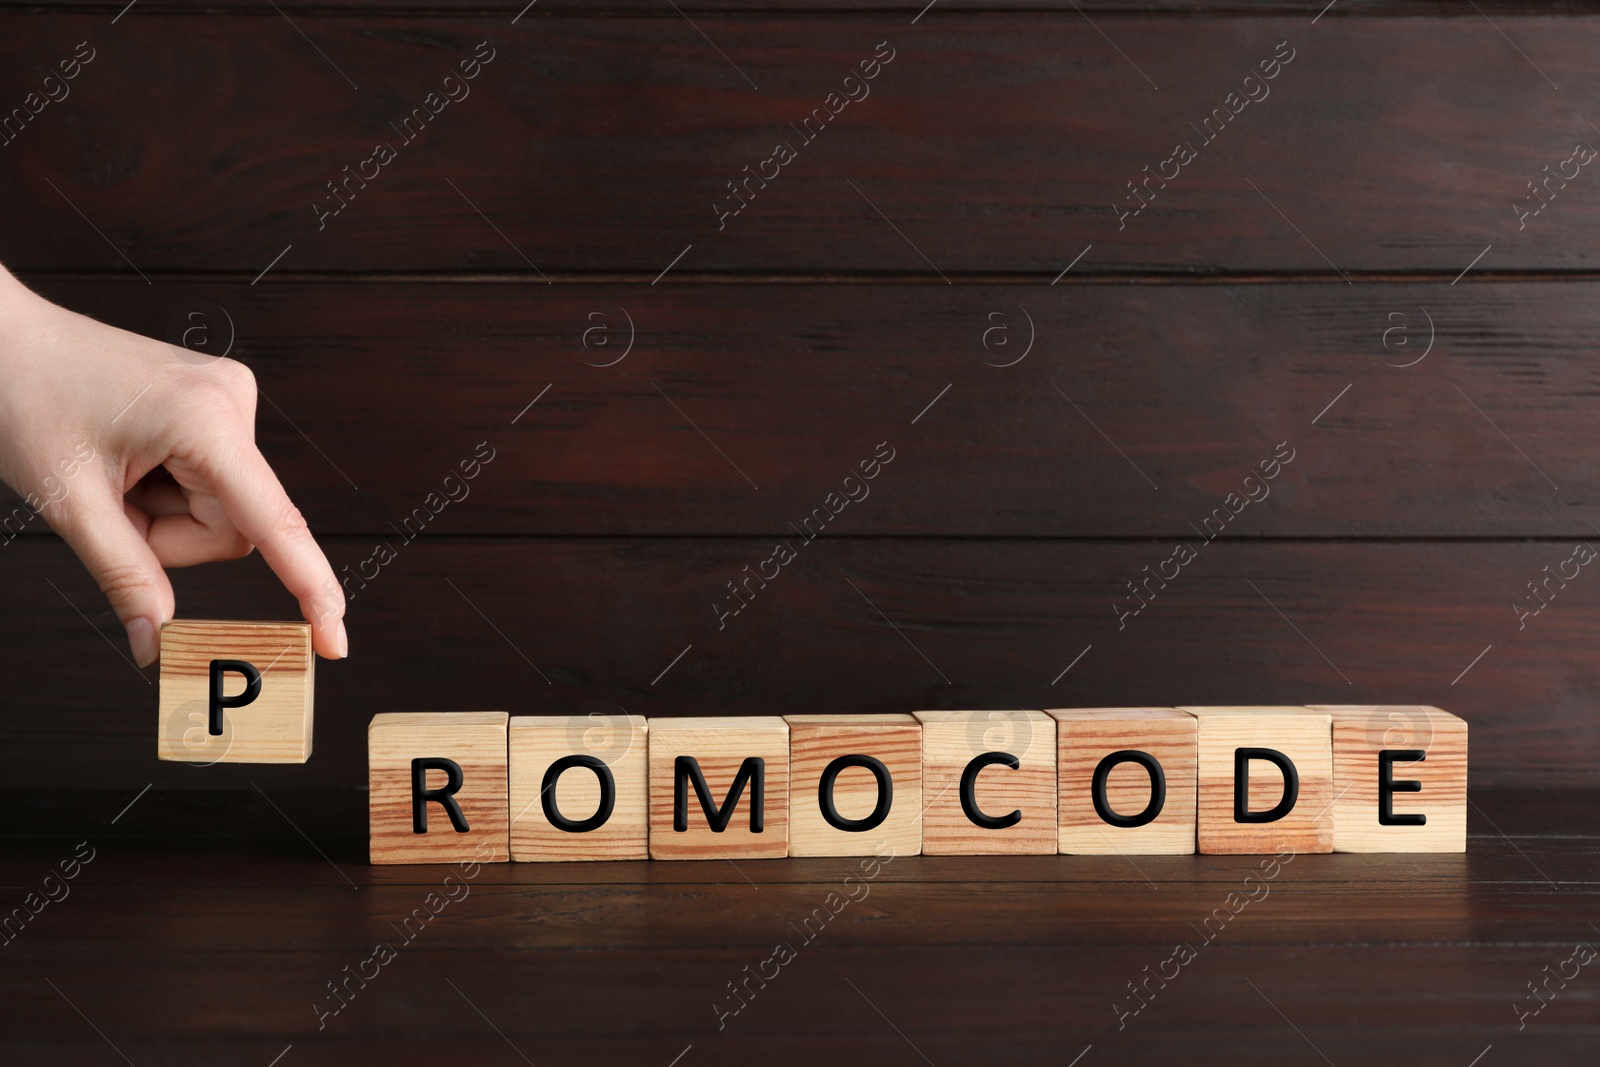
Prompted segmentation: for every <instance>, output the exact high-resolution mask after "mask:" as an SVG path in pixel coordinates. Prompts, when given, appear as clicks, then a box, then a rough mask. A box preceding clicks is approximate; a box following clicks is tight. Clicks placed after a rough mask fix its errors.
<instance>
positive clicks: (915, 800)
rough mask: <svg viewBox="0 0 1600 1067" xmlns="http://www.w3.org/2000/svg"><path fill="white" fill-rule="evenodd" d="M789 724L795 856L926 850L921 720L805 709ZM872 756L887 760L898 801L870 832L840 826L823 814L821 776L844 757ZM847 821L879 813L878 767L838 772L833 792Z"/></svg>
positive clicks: (900, 853) (788, 717)
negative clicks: (812, 712) (816, 711)
mask: <svg viewBox="0 0 1600 1067" xmlns="http://www.w3.org/2000/svg"><path fill="white" fill-rule="evenodd" d="M783 718H784V721H785V722H787V723H788V724H789V855H791V856H871V855H880V854H882V851H883V849H885V848H888V849H892V850H893V851H892V852H891V853H890V854H891V855H894V856H897V857H898V856H915V855H917V854H918V853H920V852H921V851H922V796H923V794H922V725H921V724H920V723H918V722H917V720H916V719H914V718H912V717H911V716H910V715H905V714H895V713H890V714H886V715H859V714H857V715H851V714H798V715H785V716H784V717H783ZM851 755H865V756H870V757H872V758H874V759H876V760H879V761H880V762H882V764H883V766H884V768H885V769H886V770H887V771H888V773H889V776H890V783H891V785H890V788H891V790H892V793H891V804H890V807H889V810H888V813H887V815H886V816H885V818H884V820H883V821H882V822H881V823H879V824H878V825H877V826H875V827H873V828H872V829H870V830H864V831H859V832H858V831H850V830H840V829H838V828H837V827H835V826H833V825H831V824H829V823H828V821H827V820H826V819H825V818H824V817H823V815H822V808H821V802H820V798H819V796H818V789H819V785H820V783H821V780H822V773H823V771H824V770H826V769H827V767H828V765H829V764H831V763H832V762H833V761H834V760H836V759H838V758H840V757H842V756H851ZM832 796H833V803H834V808H835V810H836V811H837V813H838V814H839V816H840V817H841V818H844V819H850V820H863V819H867V818H869V817H870V816H871V815H872V814H873V812H874V811H875V810H876V808H877V805H878V801H879V789H878V781H877V778H876V776H875V775H874V774H873V772H872V771H871V770H869V769H867V768H863V767H852V768H848V769H845V770H843V771H841V772H839V773H838V775H837V776H836V777H835V779H834V784H833V789H832Z"/></svg>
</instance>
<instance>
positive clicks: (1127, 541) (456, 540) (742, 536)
mask: <svg viewBox="0 0 1600 1067" xmlns="http://www.w3.org/2000/svg"><path fill="white" fill-rule="evenodd" d="M17 503H18V506H20V503H21V502H20V501H18V502H17ZM393 534H394V531H393V530H387V529H385V530H377V529H375V530H371V531H368V532H360V531H357V532H354V533H351V532H342V533H325V534H318V535H317V540H318V541H325V542H339V541H366V540H369V539H371V538H374V537H378V538H384V537H393ZM793 536H794V531H792V530H773V531H771V532H768V533H760V532H757V533H550V534H543V533H464V534H424V535H423V536H421V537H419V538H417V541H416V543H423V542H427V543H432V544H438V545H471V544H484V543H495V544H515V543H519V542H528V543H552V542H559V541H768V540H771V539H772V538H774V537H777V538H784V537H790V538H792V537H793ZM1186 537H1187V538H1189V539H1190V540H1193V535H1192V533H1189V534H1186V533H1183V532H1181V531H1174V532H1172V533H1170V534H1151V535H1143V534H1137V535H1135V534H1127V535H1098V534H1081V535H1080V534H1059V535H1058V534H942V533H883V534H821V535H819V536H818V537H817V538H816V540H818V541H890V542H902V541H951V542H973V543H977V544H983V543H1006V544H1012V543H1017V542H1030V541H1031V542H1042V543H1052V542H1054V543H1060V544H1109V545H1152V544H1167V543H1168V542H1171V541H1172V540H1173V539H1175V538H1176V539H1179V540H1182V539H1184V538H1186ZM1593 537H1594V532H1593V531H1592V530H1582V531H1575V532H1573V533H1570V534H1537V535H1521V534H1487V535H1484V536H1481V537H1479V536H1473V535H1448V534H1446V535H1439V536H1431V535H1426V534H1418V535H1409V534H1400V535H1392V536H1375V537H1366V536H1359V535H1350V536H1328V537H1321V536H1309V535H1304V534H1295V535H1283V536H1275V535H1271V534H1267V535H1262V536H1259V537H1242V536H1231V537H1230V536H1222V537H1217V538H1214V539H1213V540H1212V541H1209V542H1207V543H1208V544H1212V543H1217V542H1228V541H1233V542H1237V543H1239V544H1245V545H1263V544H1308V545H1327V544H1416V545H1438V544H1469V545H1470V544H1484V545H1489V544H1517V545H1522V544H1526V545H1538V544H1566V543H1568V542H1570V541H1572V540H1573V539H1574V538H1576V539H1578V540H1591V539H1593ZM15 540H38V541H54V540H59V539H58V538H57V537H56V535H55V534H54V533H52V532H50V531H48V530H46V531H35V530H25V531H23V532H22V533H20V534H17V535H16V537H15ZM408 543H409V542H408Z"/></svg>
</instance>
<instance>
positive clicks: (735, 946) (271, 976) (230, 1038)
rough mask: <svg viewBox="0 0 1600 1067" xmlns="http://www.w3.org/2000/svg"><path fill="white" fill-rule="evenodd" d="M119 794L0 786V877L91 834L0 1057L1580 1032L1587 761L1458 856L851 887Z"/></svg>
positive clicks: (1325, 1045) (1400, 1050)
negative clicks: (542, 857) (428, 839)
mask: <svg viewBox="0 0 1600 1067" xmlns="http://www.w3.org/2000/svg"><path fill="white" fill-rule="evenodd" d="M133 796H134V794H132V793H126V792H117V791H112V790H100V791H72V792H63V793H43V794H30V795H18V794H7V795H6V797H5V804H6V811H7V812H8V814H9V815H10V818H9V819H8V820H7V826H8V830H7V832H6V835H5V839H4V843H5V852H4V860H3V861H0V867H3V874H0V878H3V881H4V885H5V891H6V892H7V893H8V894H10V896H11V897H13V898H15V900H7V901H3V902H0V903H4V904H6V906H8V907H9V906H11V905H12V904H13V903H15V904H19V905H20V904H21V902H22V898H23V897H24V895H25V893H26V892H27V891H29V890H41V891H42V889H43V888H44V887H45V886H46V884H47V883H46V881H45V878H46V875H47V874H48V873H49V872H50V871H51V870H55V869H58V867H59V864H60V862H61V861H62V860H66V859H70V858H72V857H74V856H75V855H76V856H79V857H83V856H92V859H90V861H89V862H88V863H87V864H85V865H81V866H80V868H79V869H77V871H76V877H75V878H73V879H72V880H70V881H66V882H61V881H59V880H58V881H57V882H54V883H48V884H49V885H50V886H51V888H52V889H53V894H54V896H56V897H58V898H59V899H58V900H56V901H53V902H51V903H48V904H45V905H43V906H42V908H41V910H40V911H39V913H38V915H37V916H36V917H34V918H33V919H32V920H31V921H29V922H28V923H27V924H26V925H25V926H23V927H22V928H21V929H20V930H18V931H14V937H13V939H12V940H11V941H10V942H9V943H8V944H7V945H6V947H5V948H4V949H3V950H0V994H3V995H0V1050H3V1053H0V1054H3V1056H4V1060H5V1062H7V1063H45V1062H48V1063H54V1064H73V1065H76V1064H109V1063H116V1062H120V1061H119V1053H120V1055H121V1057H123V1058H125V1059H127V1060H128V1061H131V1062H133V1063H136V1064H140V1065H147V1064H168V1065H179V1064H217V1063H242V1064H259V1065H262V1067H265V1065H267V1064H269V1063H273V1062H278V1063H280V1064H282V1065H284V1067H288V1065H310V1064H350V1063H374V1064H381V1063H393V1064H418V1065H424V1064H436V1063H440V1062H446V1063H472V1064H485V1065H492V1064H505V1065H507V1067H510V1065H513V1064H518V1063H524V1062H527V1063H534V1064H539V1065H541V1067H543V1065H546V1064H584V1063H633V1064H638V1063H643V1064H655V1065H658V1067H667V1065H668V1064H671V1063H674V1062H676V1063H678V1064H679V1065H680V1067H694V1065H697V1064H698V1065H710V1064H741V1063H750V1062H752V1061H754V1062H762V1063H782V1064H790V1063H792V1064H814V1063H817V1062H819V1061H824V1060H834V1061H839V1062H846V1063H869V1062H870V1063H886V1064H916V1063H924V1062H927V1063H933V1064H937V1065H941V1067H942V1065H946V1064H962V1063H965V1064H1023V1063H1027V1064H1035V1063H1037V1064H1068V1063H1072V1062H1074V1057H1077V1056H1079V1055H1080V1054H1082V1057H1083V1058H1082V1059H1081V1060H1080V1061H1078V1062H1079V1063H1081V1064H1083V1065H1085V1067H1087V1065H1090V1064H1151V1063H1159V1062H1169V1061H1170V1062H1175V1063H1194V1064H1236V1063H1263V1064H1266V1063H1275V1064H1312V1063H1322V1062H1329V1063H1334V1064H1340V1065H1354V1064H1372V1063H1395V1064H1419V1065H1435V1064H1437V1065H1442V1067H1467V1065H1468V1064H1471V1063H1474V1062H1477V1063H1480V1064H1482V1065H1485V1067H1487V1065H1493V1064H1592V1063H1593V1062H1594V1052H1595V1047H1596V1046H1595V1040H1596V1037H1595V1035H1596V1027H1597V1020H1600V982H1597V981H1596V976H1595V974H1594V970H1595V968H1596V966H1600V960H1597V961H1594V962H1591V963H1589V965H1588V966H1587V967H1580V966H1579V965H1578V964H1577V963H1575V962H1572V960H1573V957H1574V950H1575V948H1576V947H1577V946H1578V945H1579V944H1580V943H1582V944H1586V945H1588V946H1596V945H1600V929H1597V927H1596V925H1595V924H1596V921H1597V919H1600V831H1597V830H1596V818H1595V817H1596V814H1597V806H1596V803H1595V800H1594V797H1593V795H1592V794H1590V793H1587V792H1583V791H1553V792H1534V791H1486V792H1481V793H1477V794H1475V795H1474V798H1473V805H1474V807H1473V809H1472V811H1471V820H1470V826H1469V832H1468V847H1467V852H1466V854H1465V855H1443V856H1440V855H1435V856H1371V855H1365V856H1360V855H1334V856H1298V857H1293V858H1291V859H1289V860H1288V861H1287V862H1286V863H1284V864H1282V865H1281V867H1280V868H1279V869H1278V870H1277V872H1276V877H1266V878H1263V876H1262V867H1261V862H1260V860H1259V859H1258V858H1256V857H1241V856H1233V857H1228V856H1161V857H1157V856H1151V857H1137V858H1135V859H1132V860H1130V859H1126V858H1123V857H1117V856H1111V857H1086V856H1078V857H1074V856H1060V857H1009V858H993V857H986V858H927V857H901V858H894V859H891V860H890V861H889V862H888V863H886V864H884V865H882V866H881V867H880V868H879V869H878V871H877V874H876V876H875V877H871V878H867V879H865V880H864V881H860V882H857V883H852V885H851V886H850V887H845V886H844V885H843V884H842V879H843V878H844V876H845V875H847V874H850V873H852V872H855V873H857V874H858V876H859V873H860V872H859V870H858V863H857V861H855V860H845V859H807V860H799V859H794V860H782V861H778V860H767V861H747V862H743V863H739V864H738V865H737V866H736V865H734V864H732V863H727V862H721V863H698V862H679V863H669V862H637V863H631V862H630V863H583V864H580V863H573V864H511V865H507V864H500V865H495V866H485V867H481V868H479V869H478V870H477V871H476V872H473V871H468V872H467V876H464V875H463V874H462V872H460V871H456V870H455V869H454V868H449V867H442V868H434V867H371V866H368V865H367V864H366V862H365V841H364V838H363V835H362V833H361V824H362V818H363V811H364V808H363V805H364V800H365V798H364V797H363V796H361V795H360V794H358V793H354V792H326V793H316V792H285V793H282V794H277V795H273V794H269V793H264V792H257V791H250V792H247V793H232V792H228V793H223V792H199V791H178V790H173V791H159V790H155V791H151V792H150V793H149V794H147V795H145V796H144V797H142V798H141V799H139V800H138V802H137V803H135V804H134V805H133V806H132V807H131V809H128V808H127V805H128V802H129V801H130V799H132V798H133ZM124 809H127V810H126V811H125V813H124ZM1248 875H1255V880H1253V881H1251V882H1246V880H1245V879H1246V876H1248ZM447 876H451V877H452V878H453V880H452V881H450V882H448V883H446V881H445V879H446V877H447ZM62 886H65V889H63V888H62ZM861 886H865V887H866V888H865V889H864V890H863V889H862V888H861ZM836 893H849V894H851V896H853V897H855V898H856V899H853V900H851V901H849V902H848V903H840V901H841V900H843V899H844V898H843V897H835V898H834V902H833V903H831V904H829V903H828V898H829V896H830V894H836ZM430 894H438V895H437V896H435V897H433V899H432V902H431V903H430V900H429V897H430ZM863 894H864V895H863ZM1233 894H1239V895H1238V896H1232V897H1231V899H1230V895H1233ZM1246 897H1248V898H1249V902H1248V903H1240V901H1241V900H1242V899H1245V898H1246ZM449 898H453V899H449ZM814 912H820V913H821V914H824V915H829V916H831V917H830V918H829V920H828V921H827V923H826V924H825V925H824V924H823V923H822V922H821V921H820V920H817V919H812V921H811V924H810V926H806V927H802V924H803V923H804V922H805V920H807V919H808V918H810V917H811V916H812V915H813V913H814ZM414 913H416V914H421V915H423V916H426V917H427V918H428V921H427V922H426V923H425V924H424V923H422V922H420V921H417V920H413V922H412V925H411V926H410V927H409V928H401V927H400V926H399V925H398V924H400V923H402V922H403V921H404V920H405V919H406V918H407V917H408V916H410V915H412V914H414ZM835 913H836V914H835ZM1219 913H1220V914H1221V915H1222V916H1225V917H1226V922H1223V921H1222V920H1221V919H1218V918H1215V916H1216V915H1218V914H1219ZM1208 920H1209V923H1210V925H1205V924H1207V922H1208ZM802 931H803V932H804V933H809V934H810V935H811V936H810V940H809V941H807V940H806V939H805V938H804V937H803V936H802ZM407 933H409V934H410V935H411V936H410V938H409V940H407V938H406V937H405V935H406V934H407ZM1208 934H1209V940H1208V939H1207V935H1208ZM380 942H383V943H388V944H390V945H391V946H392V947H393V949H394V954H393V958H392V959H389V960H388V962H386V963H383V964H382V965H379V964H377V963H375V962H373V960H374V949H375V947H376V946H377V944H378V943H380ZM779 943H785V944H787V945H788V946H789V947H790V948H791V949H792V950H793V957H792V958H788V957H787V956H781V957H779V958H781V959H786V960H787V962H782V963H777V962H768V961H771V960H772V959H773V957H774V951H775V948H776V946H777V945H778V944H779ZM1180 943H1182V944H1187V945H1189V946H1190V948H1191V949H1192V951H1193V958H1192V959H1191V960H1190V961H1189V962H1187V963H1186V964H1184V965H1182V966H1178V965H1176V964H1174V963H1171V962H1169V961H1170V960H1172V958H1173V956H1174V951H1175V949H1176V947H1177V946H1178V945H1179V944H1180ZM1579 958H1580V959H1581V958H1582V955H1581V954H1580V956H1579ZM747 967H748V968H749V970H746V968H747ZM347 968H348V970H347ZM1146 968H1149V969H1150V970H1149V971H1147V970H1146ZM1162 971H1164V972H1165V973H1166V974H1167V975H1172V974H1173V973H1174V972H1175V971H1176V972H1177V977H1175V978H1173V979H1172V980H1171V981H1170V982H1167V983H1165V986H1164V988H1163V986H1162V984H1161V983H1160V982H1156V981H1152V982H1151V984H1150V985H1149V986H1148V987H1146V988H1148V989H1150V990H1152V991H1153V992H1152V993H1151V994H1149V995H1148V999H1147V1003H1146V1004H1145V1006H1144V1007H1143V1008H1142V1009H1141V1010H1139V1011H1138V1012H1137V1013H1136V1014H1135V1013H1133V1009H1134V1008H1136V1007H1137V1006H1138V1004H1139V1001H1136V1000H1135V999H1134V997H1133V994H1132V993H1130V991H1129V989H1128V988H1127V983H1129V982H1142V981H1145V980H1147V979H1148V978H1149V975H1150V974H1151V973H1159V972H1162ZM762 972H764V973H765V974H766V975H768V976H772V975H774V973H775V972H776V976H775V977H772V978H771V980H770V981H768V982H766V983H765V988H762V985H761V984H760V983H759V982H756V981H752V982H751V984H750V986H749V989H750V990H752V991H753V995H749V996H747V997H745V998H743V1007H742V1008H740V1010H738V1011H737V1012H734V1011H732V1010H731V1009H733V1008H736V1007H739V1005H740V1003H741V1001H738V1000H735V999H734V998H733V997H732V996H731V995H730V993H729V989H728V983H730V982H732V983H741V982H744V981H745V980H746V979H748V978H749V976H750V975H751V974H752V973H757V974H759V973H762ZM1575 972H1576V975H1577V976H1576V977H1575V978H1571V980H1570V981H1567V982H1565V984H1564V985H1563V983H1562V982H1561V981H1559V980H1558V979H1554V978H1551V977H1550V976H1551V975H1558V974H1561V973H1565V974H1566V975H1568V976H1571V975H1573V974H1574V973H1575ZM361 973H364V974H366V975H367V976H369V977H370V981H364V982H363V981H361V980H358V979H359V975H360V974H361ZM352 974H355V975H357V979H355V980H353V979H351V978H350V976H351V975H352ZM347 980H348V982H349V984H347V985H345V986H344V987H343V989H344V990H346V992H345V993H343V994H342V996H341V997H340V998H339V999H336V998H335V997H334V995H333V994H332V993H330V991H329V987H328V983H329V982H334V983H340V982H345V981H347ZM1546 980H1549V982H1550V984H1549V985H1548V986H1547V987H1545V988H1548V989H1549V990H1550V991H1551V992H1550V993H1546V994H1545V997H1546V999H1547V1000H1548V1003H1547V1004H1546V1005H1545V1006H1544V1007H1543V1009H1542V1010H1539V1011H1538V1012H1537V1014H1534V1013H1533V1012H1534V1009H1536V1008H1538V1007H1539V1004H1540V1001H1539V1000H1537V999H1535V998H1534V996H1533V995H1532V994H1531V993H1530V992H1529V989H1528V983H1530V982H1533V983H1540V982H1544V981H1546ZM341 1005H343V1006H342V1007H341ZM719 1006H720V1011H719ZM336 1008H337V1009H339V1010H338V1011H337V1013H336V1014H335V1013H334V1009H336ZM1519 1008H1520V1009H1521V1011H1522V1012H1524V1013H1526V1015H1525V1017H1522V1018H1520V1020H1519V1015H1518V1009H1519ZM1119 1009H1120V1010H1119ZM1519 1021H1520V1022H1521V1024H1522V1025H1521V1026H1520V1027H1519ZM290 1046H292V1047H290ZM1091 1046H1092V1047H1091ZM1491 1046H1492V1048H1491ZM286 1049H287V1050H288V1051H287V1052H285V1050H286ZM1085 1049H1088V1051H1087V1052H1085V1051H1084V1050H1085ZM1486 1050H1487V1051H1486ZM280 1054H282V1056H283V1058H282V1060H278V1061H275V1060H274V1057H277V1056H279V1055H280ZM1480 1055H1481V1056H1482V1059H1481V1060H1478V1059H1476V1057H1479V1056H1480ZM680 1056H681V1057H682V1058H681V1059H678V1058H677V1057H680Z"/></svg>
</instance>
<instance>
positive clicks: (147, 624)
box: [128, 618, 161, 667]
mask: <svg viewBox="0 0 1600 1067" xmlns="http://www.w3.org/2000/svg"><path fill="white" fill-rule="evenodd" d="M128 647H129V648H130V649H132V650H133V661H134V662H135V663H137V664H138V665H139V666H141V667H148V666H150V664H152V663H154V662H155V661H156V656H157V655H159V654H160V652H161V646H160V645H159V644H158V643H157V641H156V627H155V624H154V623H153V622H151V621H150V620H149V619H145V618H138V619H129V620H128Z"/></svg>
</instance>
